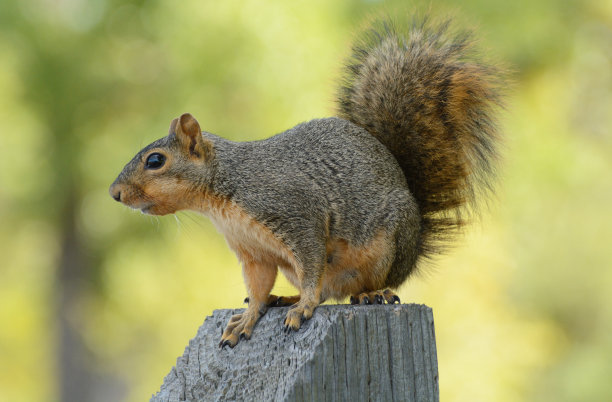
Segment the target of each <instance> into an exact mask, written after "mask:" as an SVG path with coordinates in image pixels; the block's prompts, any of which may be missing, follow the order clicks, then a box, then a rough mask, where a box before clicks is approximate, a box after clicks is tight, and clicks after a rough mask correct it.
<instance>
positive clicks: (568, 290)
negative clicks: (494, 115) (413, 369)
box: [0, 0, 612, 401]
mask: <svg viewBox="0 0 612 402" xmlns="http://www.w3.org/2000/svg"><path fill="white" fill-rule="evenodd" d="M402 3H403V2H400V1H397V2H372V1H363V2H359V1H348V0H344V1H334V2H325V1H322V0H317V1H296V2H283V1H269V2H265V3H264V2H259V1H254V0H253V1H250V0H245V1H234V0H232V1H224V2H212V1H211V2H202V1H195V0H189V1H182V2H171V1H167V0H159V1H149V2H144V1H131V2H125V1H118V0H96V1H84V0H74V1H65V0H62V1H53V2H52V1H48V0H32V1H28V2H17V1H8V2H0V60H2V63H0V93H1V94H2V96H1V97H0V149H2V150H3V151H4V152H3V155H2V158H0V222H2V225H0V254H1V255H2V256H3V258H2V263H0V270H1V272H0V275H1V277H2V280H1V281H0V321H1V322H2V323H3V324H2V329H0V356H1V359H2V363H3V364H2V367H1V368H0V400H11V401H46V400H49V401H53V400H58V399H59V398H60V396H59V395H60V390H59V386H58V385H57V384H58V379H59V376H60V370H58V365H59V363H58V362H59V361H58V357H57V353H56V348H57V346H56V345H57V344H58V342H59V340H58V337H59V336H60V334H61V332H59V325H60V324H59V320H58V318H57V314H58V309H59V307H58V306H60V303H59V302H58V300H59V299H60V296H61V295H63V294H64V293H62V292H63V291H65V289H66V288H65V287H64V286H65V284H66V278H63V277H61V275H60V273H61V272H63V271H62V270H61V269H60V268H59V267H60V264H61V261H63V260H62V256H64V255H65V249H64V246H65V245H66V244H67V243H66V235H65V234H66V233H69V232H70V230H69V229H70V228H71V227H73V228H74V232H75V234H76V239H77V242H76V243H74V244H78V245H79V246H78V248H79V250H78V251H79V258H80V260H79V261H81V262H82V271H81V272H79V273H78V274H76V276H75V277H74V278H72V277H69V278H68V281H70V280H74V281H75V283H76V284H77V285H76V289H78V292H77V294H76V295H74V298H73V299H71V300H74V301H75V302H74V304H73V305H71V306H69V307H70V308H69V311H68V321H69V322H70V323H71V325H73V326H74V327H75V328H77V330H78V333H79V335H80V338H81V340H82V342H83V344H84V347H85V350H86V352H87V361H88V362H91V364H90V367H89V369H88V370H89V371H91V373H92V375H93V377H95V378H96V380H95V381H93V382H92V384H93V385H94V386H97V387H101V385H100V384H101V383H102V384H107V385H108V384H110V385H108V386H107V387H106V388H104V389H105V390H107V391H108V389H113V391H112V392H113V393H112V395H116V397H113V399H120V400H121V399H123V400H142V399H145V398H147V397H148V396H149V394H150V393H152V392H154V391H155V390H156V389H157V387H158V386H159V385H160V384H161V381H162V379H163V376H164V375H165V374H167V372H168V370H169V369H170V367H171V366H172V365H173V364H174V360H175V358H176V357H177V356H178V355H180V354H181V353H182V351H183V347H184V346H185V344H186V343H187V341H188V339H189V338H190V337H191V336H192V335H193V334H194V333H195V330H196V328H197V326H198V325H199V324H200V323H201V322H202V321H203V319H204V317H205V315H207V314H210V313H211V312H212V310H213V309H215V308H231V307H239V306H240V305H241V302H242V299H243V298H244V296H245V290H244V285H243V284H242V276H241V273H240V267H239V265H238V263H237V261H236V259H235V257H234V256H233V255H232V254H231V252H230V251H229V249H228V248H227V246H226V245H225V243H224V241H223V239H222V238H221V236H220V235H219V234H218V233H216V232H215V231H214V228H213V227H212V225H210V223H208V222H207V221H206V220H205V219H204V218H202V217H199V216H195V215H193V214H189V213H181V214H179V217H178V219H175V218H174V217H164V218H150V217H147V216H143V215H140V214H139V213H134V212H133V211H130V210H127V209H126V208H124V207H122V206H120V205H118V204H117V203H115V202H114V201H113V200H112V199H111V198H110V197H109V196H108V194H107V189H108V186H109V185H110V183H111V182H112V180H113V179H114V177H115V175H116V174H117V173H118V172H119V171H120V170H121V167H122V166H123V164H124V163H126V162H127V161H128V160H129V159H130V158H131V157H132V156H133V154H134V153H136V152H137V151H138V150H139V149H140V147H141V146H143V145H145V144H147V143H149V142H150V141H152V140H154V139H156V138H158V137H161V136H162V135H165V133H166V132H167V126H168V125H169V123H170V121H171V120H172V118H174V117H176V116H178V115H179V114H181V113H183V112H191V113H193V114H194V115H195V116H196V117H197V118H198V120H199V121H200V123H201V124H202V127H203V129H205V130H207V131H210V132H213V133H216V134H219V135H223V136H225V137H228V138H231V139H234V140H250V139H257V138H263V137H266V136H269V135H271V134H273V133H276V132H279V131H281V130H284V129H286V128H289V127H291V126H292V125H294V124H296V123H298V122H301V121H305V120H308V119H311V118H314V117H322V116H328V115H332V114H333V113H334V110H333V107H334V106H333V98H334V91H335V90H336V88H335V79H336V78H337V76H338V74H339V72H340V67H341V63H342V61H343V59H344V57H345V56H346V55H347V54H348V50H349V49H348V46H350V43H351V38H352V37H353V33H354V32H355V31H356V30H357V29H358V28H359V27H361V26H363V23H364V22H365V21H366V20H367V19H368V16H369V15H371V14H373V13H380V12H385V11H386V12H389V13H395V11H389V10H397V9H400V10H405V9H406V7H405V6H404V5H403V4H402ZM419 9H424V10H428V9H431V13H432V14H434V15H447V14H449V13H450V14H453V15H456V18H457V19H458V20H459V21H460V23H467V24H471V25H476V28H475V30H476V32H477V36H478V37H481V38H482V41H481V42H482V43H481V44H482V45H483V47H484V48H485V49H488V51H487V54H488V53H491V55H492V58H494V59H500V60H504V61H506V62H507V64H509V65H510V66H512V67H513V68H514V70H515V74H514V78H515V81H516V83H515V86H514V87H513V88H512V89H511V90H510V91H509V93H510V95H509V99H508V107H507V111H506V112H505V115H504V123H503V131H504V132H505V133H506V134H507V138H508V140H507V146H506V148H507V150H506V161H505V163H504V166H503V167H502V169H501V176H502V180H501V182H500V184H499V196H498V199H497V200H496V201H495V202H494V203H493V207H492V208H491V211H490V212H488V213H487V214H486V215H485V217H483V219H482V222H481V223H477V224H476V225H474V226H472V228H471V229H470V231H469V233H468V234H467V235H466V238H465V240H464V242H463V244H461V245H459V247H457V249H456V250H455V251H453V252H452V253H451V254H450V255H449V256H447V257H444V258H441V259H440V260H439V261H437V262H436V264H435V267H431V269H426V270H425V271H426V274H424V275H422V276H421V277H416V278H414V279H413V280H411V281H409V283H407V284H405V285H404V287H403V288H402V289H401V290H400V296H401V297H402V300H403V301H404V302H417V303H427V304H429V305H430V306H432V307H433V309H434V314H435V316H436V332H437V336H438V346H439V347H438V353H439V365H440V385H441V394H442V395H441V397H442V399H443V400H456V401H462V400H466V401H476V400H483V401H489V400H495V401H505V400H507V401H514V400H551V401H553V400H554V401H560V400H565V401H581V400H606V399H610V398H612V386H610V385H609V381H608V377H609V373H610V370H612V363H611V360H610V359H609V356H610V354H611V353H612V338H611V337H610V336H609V333H610V324H609V323H610V322H612V308H611V307H610V306H612V300H611V296H610V292H609V291H608V289H609V288H611V287H612V270H611V269H610V268H612V248H611V247H610V245H609V242H610V239H612V227H611V226H610V205H612V134H611V132H610V127H612V117H611V116H612V113H611V112H612V96H611V95H612V58H611V56H610V55H611V54H612V40H611V39H610V38H612V28H610V27H611V26H612V3H611V2H610V1H601V2H600V1H594V0H593V1H561V0H559V1H555V0H545V1H540V2H529V1H526V0H519V1H514V2H488V1H483V0H471V1H466V2H457V3H453V2H451V1H445V2H436V3H435V5H432V4H429V3H428V4H421V5H420V6H419ZM402 12H403V11H402ZM275 292H276V293H280V294H293V293H295V290H294V289H292V288H291V287H290V286H289V285H288V284H287V282H286V281H285V280H284V279H282V278H280V277H279V281H278V284H277V286H276V289H275ZM255 335H256V334H255ZM94 394H95V392H94ZM102 395H104V393H102ZM106 395H108V394H106Z"/></svg>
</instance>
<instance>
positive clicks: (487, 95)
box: [338, 19, 503, 255]
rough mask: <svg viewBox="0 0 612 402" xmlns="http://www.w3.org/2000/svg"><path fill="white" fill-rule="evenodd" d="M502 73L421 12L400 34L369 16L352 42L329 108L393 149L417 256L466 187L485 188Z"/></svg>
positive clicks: (457, 207) (435, 244)
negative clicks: (415, 210)
mask: <svg viewBox="0 0 612 402" xmlns="http://www.w3.org/2000/svg"><path fill="white" fill-rule="evenodd" d="M502 77H503V74H501V72H500V69H498V68H496V67H494V66H492V65H489V64H487V63H484V62H482V61H479V60H477V58H476V57H475V54H474V51H473V48H472V43H471V40H470V35H469V34H467V33H461V34H455V35H452V34H450V29H449V23H448V22H445V23H442V24H439V25H432V24H429V22H428V21H427V19H424V20H422V21H420V22H416V23H415V22H413V25H412V26H411V27H409V28H408V29H407V30H406V31H405V32H400V30H399V29H397V28H396V27H394V26H393V24H392V23H390V22H388V21H386V22H381V23H377V24H375V25H374V26H373V28H371V29H370V30H369V31H367V32H366V33H365V35H364V36H363V37H362V39H361V41H359V42H358V43H357V45H356V46H355V47H354V48H353V54H352V58H351V60H350V61H349V63H348V64H347V66H346V75H345V81H344V85H343V86H342V87H341V90H340V94H339V100H338V102H339V108H340V113H339V114H340V116H341V117H343V118H345V119H347V120H349V121H352V122H354V123H355V124H357V125H359V126H361V127H363V128H365V129H366V130H368V131H369V132H370V133H371V134H372V135H373V136H374V137H376V138H377V139H378V140H379V141H380V142H382V143H383V144H384V145H385V146H386V147H387V148H388V149H389V150H390V151H391V153H393V155H394V156H395V157H396V159H397V161H398V163H399V165H400V166H401V168H402V170H403V171H404V174H405V175H406V180H407V182H408V186H409V188H410V191H411V192H412V194H413V195H414V197H415V198H416V201H417V203H418V205H419V208H420V212H421V216H422V234H421V245H420V250H419V254H420V255H427V254H429V253H432V252H435V251H438V250H439V246H440V245H441V244H443V242H444V241H445V240H448V238H449V236H450V235H452V234H453V233H455V232H456V229H457V228H459V227H460V226H461V225H462V224H463V223H464V220H463V219H462V216H463V214H464V213H465V212H468V211H469V210H470V209H473V208H474V206H475V205H474V201H475V198H476V197H475V194H480V193H482V192H483V190H484V192H486V191H488V190H489V189H490V183H491V182H492V177H491V176H492V175H493V173H494V164H495V159H496V156H497V144H498V142H499V139H498V134H497V130H496V128H495V124H494V123H495V122H494V118H493V111H494V109H495V108H496V107H497V106H499V104H500V96H499V91H500V88H501V85H502V83H503V79H502ZM466 207H467V208H466Z"/></svg>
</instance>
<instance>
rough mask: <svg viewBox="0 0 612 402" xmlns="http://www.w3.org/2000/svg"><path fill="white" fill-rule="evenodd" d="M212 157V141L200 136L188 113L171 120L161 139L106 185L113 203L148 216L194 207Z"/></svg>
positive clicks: (205, 183)
mask: <svg viewBox="0 0 612 402" xmlns="http://www.w3.org/2000/svg"><path fill="white" fill-rule="evenodd" d="M213 158H214V148H213V144H212V142H211V141H210V140H209V139H207V138H205V137H204V136H202V132H201V130H200V125H199V124H198V122H197V120H196V119H195V118H193V116H192V115H190V114H189V113H185V114H183V115H181V117H179V118H178V119H174V120H173V121H172V123H171V124H170V132H169V133H168V135H167V136H166V137H164V138H160V139H159V140H157V141H155V142H153V143H152V144H150V145H148V146H146V147H145V148H143V149H142V150H141V151H140V152H138V154H136V156H135V157H134V158H133V159H132V160H131V161H130V162H129V163H128V164H127V165H125V167H124V168H123V171H121V173H120V174H119V176H118V177H117V179H115V181H114V182H113V184H112V185H111V186H110V189H109V193H110V195H111V197H113V198H114V199H115V200H116V201H120V202H122V203H123V204H125V205H127V206H129V207H131V208H134V209H140V210H141V211H142V212H143V213H147V214H151V215H166V214H172V213H174V212H176V211H178V210H181V209H193V208H197V205H195V204H196V203H197V202H198V199H199V198H200V197H198V195H199V194H201V193H202V192H204V191H206V187H207V185H208V182H209V178H210V177H211V172H212V165H213V163H212V162H213Z"/></svg>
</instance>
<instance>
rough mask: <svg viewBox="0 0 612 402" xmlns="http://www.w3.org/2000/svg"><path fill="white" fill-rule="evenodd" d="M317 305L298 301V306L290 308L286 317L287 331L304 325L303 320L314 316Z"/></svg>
mask: <svg viewBox="0 0 612 402" xmlns="http://www.w3.org/2000/svg"><path fill="white" fill-rule="evenodd" d="M315 307H316V305H309V304H302V303H298V304H297V306H295V307H294V308H292V309H291V310H289V312H288V313H287V317H286V318H285V332H287V333H288V332H289V331H291V330H294V331H297V330H298V329H300V327H301V326H302V322H304V321H305V320H309V319H310V317H312V312H313V311H314V309H315Z"/></svg>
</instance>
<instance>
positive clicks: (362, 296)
mask: <svg viewBox="0 0 612 402" xmlns="http://www.w3.org/2000/svg"><path fill="white" fill-rule="evenodd" d="M350 301H351V304H384V303H385V302H387V304H395V303H396V302H397V304H400V303H401V302H400V298H399V296H398V295H396V294H395V293H393V292H392V291H391V290H389V289H385V290H376V291H374V292H363V293H359V294H357V295H353V296H351V299H350Z"/></svg>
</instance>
